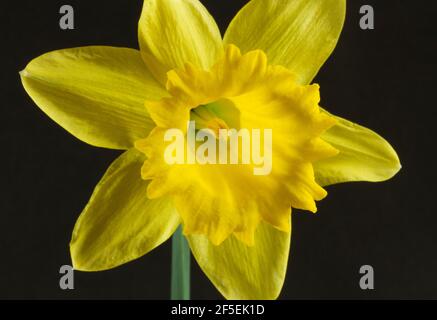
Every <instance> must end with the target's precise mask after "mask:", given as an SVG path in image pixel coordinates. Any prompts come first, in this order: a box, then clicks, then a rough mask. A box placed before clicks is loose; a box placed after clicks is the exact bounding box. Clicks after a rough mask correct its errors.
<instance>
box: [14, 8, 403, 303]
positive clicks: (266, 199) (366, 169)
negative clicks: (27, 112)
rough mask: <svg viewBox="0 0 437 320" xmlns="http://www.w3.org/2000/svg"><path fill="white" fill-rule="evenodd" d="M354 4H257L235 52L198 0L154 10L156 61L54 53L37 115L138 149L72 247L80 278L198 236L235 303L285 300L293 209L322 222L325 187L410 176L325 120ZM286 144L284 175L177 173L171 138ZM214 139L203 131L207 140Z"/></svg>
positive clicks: (148, 32)
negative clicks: (335, 55)
mask: <svg viewBox="0 0 437 320" xmlns="http://www.w3.org/2000/svg"><path fill="white" fill-rule="evenodd" d="M345 6H346V1H345V0H324V1H319V0H290V1H277V0H252V1H250V2H249V3H248V4H247V5H246V6H245V7H244V8H243V9H242V10H241V11H240V12H239V13H238V15H237V16H236V17H235V18H234V20H233V21H232V23H231V24H230V26H229V28H228V30H227V31H226V34H225V36H224V38H223V39H222V37H221V35H220V32H219V30H218V28H217V26H216V24H215V22H214V20H213V18H212V17H211V16H210V15H209V13H208V12H207V11H206V9H205V8H204V7H203V6H202V5H201V4H200V2H198V0H144V6H143V11H142V15H141V18H140V21H139V42H140V50H139V51H137V50H134V49H126V48H114V47H83V48H75V49H66V50H60V51H55V52H51V53H47V54H45V55H43V56H41V57H38V58H36V59H35V60H33V61H32V62H30V63H29V65H28V66H27V67H26V68H25V70H23V71H22V72H21V78H22V82H23V85H24V87H25V89H26V91H27V92H28V93H29V95H30V96H31V97H32V98H33V100H34V101H35V102H36V104H37V105H38V106H39V107H40V108H41V109H42V110H43V111H44V112H46V113H47V114H48V115H49V116H50V117H51V118H52V119H53V120H55V121H56V122H57V123H59V124H60V125H61V126H63V127H64V128H65V129H66V130H68V131H69V132H71V133H72V134H73V135H75V136H76V137H78V138H79V139H81V140H83V141H85V142H87V143H89V144H92V145H95V146H99V147H105V148H112V149H122V150H127V151H126V152H125V153H124V154H123V155H121V156H120V157H119V158H118V159H117V160H115V161H114V163H113V164H112V165H111V167H110V168H109V169H108V171H107V172H106V174H105V175H104V177H103V178H102V180H101V181H100V183H99V184H98V185H97V187H96V189H95V191H94V193H93V195H92V197H91V199H90V201H89V203H88V205H87V206H86V208H85V209H84V211H83V212H82V214H81V216H80V217H79V219H78V221H77V224H76V226H75V229H74V232H73V237H72V241H71V255H72V259H73V264H74V267H75V269H77V270H85V271H98V270H105V269H109V268H113V267H116V266H119V265H121V264H123V263H126V262H128V261H130V260H133V259H136V258H138V257H140V256H142V255H144V254H146V253H147V252H149V251H150V250H152V249H153V248H155V247H157V246H158V245H160V244H161V243H163V242H164V241H166V240H167V239H168V238H169V237H170V236H171V235H172V234H173V233H174V231H175V230H176V228H177V227H178V226H179V225H180V224H181V223H182V225H183V227H184V234H185V235H186V236H187V238H188V240H189V243H190V247H191V250H192V253H193V255H194V257H195V258H196V260H197V262H198V263H199V265H200V266H201V268H202V269H203V271H204V272H205V273H206V274H207V276H208V277H209V278H210V280H211V281H212V282H213V283H214V285H215V286H216V287H217V289H218V290H219V291H220V292H221V293H222V294H223V295H224V296H225V297H226V298H242V299H252V298H256V299H273V298H276V297H277V296H278V295H279V293H280V290H281V288H282V285H283V281H284V278H285V272H286V269H287V261H288V254H289V247H290V237H291V208H292V207H293V208H300V209H304V210H309V211H313V212H315V211H316V210H317V209H316V205H315V201H318V200H321V199H322V198H324V197H325V196H326V195H327V193H326V191H325V190H324V189H323V187H324V186H327V185H330V184H335V183H341V182H348V181H373V182H376V181H383V180H386V179H389V178H391V177H392V176H393V175H395V174H396V173H397V172H398V171H399V169H400V163H399V159H398V157H397V155H396V153H395V151H394V150H393V149H392V147H391V146H390V145H389V144H388V143H387V142H386V141H385V140H384V139H383V138H381V137H380V136H378V135H377V134H376V133H374V132H372V131H371V130H369V129H366V128H363V127H361V126H359V125H356V124H354V123H351V122H349V121H347V120H344V119H341V118H339V117H336V116H333V115H331V114H329V113H328V112H326V111H324V110H322V109H321V108H320V107H319V100H320V97H319V88H318V86H317V85H309V84H310V83H311V81H312V79H313V78H314V76H315V75H316V73H317V72H318V70H319V69H320V67H321V66H322V65H323V63H324V62H325V61H326V59H327V58H328V57H329V55H330V54H331V52H332V51H333V49H334V47H335V45H336V43H337V40H338V38H339V35H340V32H341V29H342V27H343V22H344V16H345ZM189 120H196V123H197V124H198V125H200V126H201V127H203V128H205V127H206V128H210V129H212V130H213V131H214V132H218V130H219V129H221V128H236V129H239V128H248V129H251V128H260V129H269V128H271V129H272V130H273V140H272V163H273V166H272V170H271V173H270V174H268V175H264V176H262V175H254V174H253V169H254V165H253V164H239V165H217V164H206V165H201V164H194V165H193V164H178V165H169V164H167V163H166V162H165V161H164V159H163V157H164V152H165V151H164V149H165V148H166V144H165V143H164V135H165V132H166V131H167V130H168V129H171V128H178V129H180V130H182V131H183V132H186V131H187V127H186V125H187V121H189ZM197 129H199V128H197Z"/></svg>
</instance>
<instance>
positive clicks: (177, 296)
mask: <svg viewBox="0 0 437 320" xmlns="http://www.w3.org/2000/svg"><path fill="white" fill-rule="evenodd" d="M171 299H172V300H190V248H189V246H188V242H187V240H186V239H185V237H184V235H183V234H182V227H181V226H179V228H178V229H177V230H176V232H175V233H174V234H173V236H172V256H171Z"/></svg>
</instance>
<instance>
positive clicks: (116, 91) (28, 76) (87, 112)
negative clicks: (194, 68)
mask: <svg viewBox="0 0 437 320" xmlns="http://www.w3.org/2000/svg"><path fill="white" fill-rule="evenodd" d="M20 75H21V80H22V83H23V86H24V88H25V89H26V91H27V93H28V94H29V95H30V96H31V98H32V99H33V100H34V101H35V103H36V104H37V105H38V106H39V107H40V108H41V109H42V110H43V111H44V112H45V113H46V114H47V115H48V116H49V117H50V118H52V119H53V120H54V121H56V122H57V123H58V124H59V125H61V126H62V127H63V128H65V129H66V130H67V131H69V132H70V133H71V134H73V135H74V136H76V137H77V138H79V139H81V140H83V141H85V142H87V143H89V144H91V145H95V146H99V147H105V148H112V149H128V148H130V147H131V146H132V145H133V142H134V141H135V140H137V139H138V138H140V137H144V135H145V134H147V133H148V132H149V131H150V129H151V128H152V126H153V122H152V120H151V119H150V118H149V116H148V113H147V110H146V109H145V107H144V101H145V100H146V99H159V98H161V97H163V96H165V95H166V92H165V91H164V89H163V88H162V87H161V85H160V84H159V83H158V82H157V81H156V80H155V79H154V78H153V76H152V75H151V74H150V72H149V71H148V70H147V67H146V66H145V65H144V62H143V61H142V59H141V55H140V53H139V51H137V50H133V49H127V48H114V47H83V48H74V49H66V50H59V51H53V52H50V53H46V54H44V55H42V56H40V57H38V58H36V59H34V60H32V61H31V62H30V63H29V64H28V65H27V67H26V68H25V69H24V70H23V71H22V72H21V73H20Z"/></svg>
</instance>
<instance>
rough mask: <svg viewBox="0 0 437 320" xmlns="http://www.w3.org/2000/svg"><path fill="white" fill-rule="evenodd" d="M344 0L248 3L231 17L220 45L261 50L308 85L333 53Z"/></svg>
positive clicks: (261, 0)
mask: <svg viewBox="0 0 437 320" xmlns="http://www.w3.org/2000/svg"><path fill="white" fill-rule="evenodd" d="M345 11H346V1H345V0H286V1H285V0H284V1H278V0H252V1H250V2H249V3H248V4H247V5H246V6H245V7H244V8H243V9H242V10H241V11H240V12H239V13H238V15H237V16H236V17H235V18H234V20H233V21H232V22H231V24H230V26H229V28H228V30H227V31H226V34H225V37H224V42H225V43H227V44H235V45H237V46H238V47H239V48H240V49H241V50H242V51H243V52H247V51H250V50H255V49H261V50H263V51H264V52H266V53H267V56H268V58H269V62H270V63H272V64H278V65H282V66H284V67H287V68H288V69H289V70H291V71H292V72H294V73H296V74H297V76H298V82H299V83H301V84H308V83H310V82H311V81H312V79H313V78H314V76H315V75H316V74H317V72H318V71H319V69H320V68H321V66H322V65H323V63H324V62H325V61H326V60H327V59H328V57H329V56H330V54H331V53H332V51H333V50H334V48H335V46H336V43H337V40H338V38H339V36H340V32H341V30H342V28H343V22H344V18H345Z"/></svg>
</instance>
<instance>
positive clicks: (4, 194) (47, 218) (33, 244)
mask: <svg viewBox="0 0 437 320" xmlns="http://www.w3.org/2000/svg"><path fill="white" fill-rule="evenodd" d="M202 2H203V3H204V4H205V5H206V7H207V8H208V9H209V10H210V12H211V13H212V14H213V16H214V17H215V18H216V20H217V22H218V24H219V26H220V28H221V30H222V32H224V30H225V29H226V26H227V24H228V23H229V21H230V20H231V18H232V17H233V15H234V14H235V13H236V12H237V11H238V9H239V8H241V6H242V5H243V4H244V3H245V2H246V1H245V0H239V1H236V0H233V1H217V0H208V1H207V0H204V1H202ZM434 3H435V2H434V1H429V0H420V1H419V0H417V1H416V0H415V1H412V0H410V1H401V0H386V1H376V0H375V1H371V0H350V1H348V12H347V21H346V25H345V28H344V31H343V34H342V37H341V39H340V42H339V45H338V47H337V49H336V51H335V53H334V54H333V56H332V57H331V58H330V60H329V61H328V62H327V64H326V65H325V66H324V67H323V68H322V70H321V72H320V73H319V75H318V77H317V78H316V80H315V81H316V82H318V83H319V84H320V85H321V93H322V99H323V101H322V104H323V105H324V106H326V108H327V109H328V110H330V111H331V112H333V113H335V114H338V115H340V116H343V117H346V118H348V119H350V120H353V121H355V122H359V123H360V124H362V125H365V126H367V127H369V128H372V129H373V130H375V131H377V132H378V133H380V134H381V135H382V136H384V137H385V138H386V139H387V140H388V141H390V142H391V144H392V145H393V146H394V148H395V149H396V150H397V151H398V154H399V156H400V159H401V162H402V165H403V169H402V170H401V172H400V173H399V174H398V175H397V176H396V177H395V178H394V179H392V180H390V181H388V182H384V183H379V184H371V183H352V184H342V185H336V186H332V187H329V189H328V191H329V196H328V198H327V199H325V200H324V201H322V202H320V203H319V214H317V215H311V214H309V213H306V212H298V211H295V212H294V214H293V236H292V248H291V251H292V252H291V256H290V263H289V268H288V273H287V278H286V281H285V285H284V288H283V291H282V294H281V296H280V298H282V299H295V298H303V299H307V298H308V299H310V298H357V299H371V298H373V299H375V298H377V299H379V298H437V254H436V245H437V241H436V240H437V235H436V234H437V232H436V227H437V217H436V212H435V211H436V210H435V209H434V201H435V197H436V196H435V192H434V191H435V188H434V180H435V178H436V173H435V162H436V161H435V151H434V148H435V142H434V141H435V139H434V138H435V134H434V129H435V127H436V125H435V119H436V117H435V115H436V112H435V99H434V95H435V93H436V90H435V88H434V82H435V81H434V77H433V75H434V74H435V71H436V70H435V69H436V68H435V60H434V59H435V40H436V38H435V35H436V32H435V29H434V26H433V24H434V22H433V18H434V16H433V13H434V14H437V13H436V10H435V5H434ZM63 4H70V5H73V7H74V9H75V27H76V29H75V30H70V31H62V30H60V28H59V26H58V22H59V18H60V15H59V14H58V11H59V8H60V6H61V5H63ZM141 4H142V1H141V0H137V1H122V0H119V1H107V0H105V1H104V0H92V1H84V0H83V1H71V0H70V1H68V2H62V1H55V0H50V1H48V0H46V1H30V0H28V1H8V2H7V3H2V4H1V7H2V8H1V11H0V23H1V28H0V34H1V50H0V61H1V72H0V81H1V82H0V97H1V100H0V101H1V127H0V130H1V135H0V139H1V140H0V146H1V152H2V153H1V160H0V161H1V163H0V168H1V172H2V179H1V190H0V191H1V202H0V205H1V207H0V221H1V224H0V226H1V229H0V298H62V299H71V298H85V299H88V298H121V299H124V298H138V299H142V298H146V299H148V298H156V299H167V298H168V297H169V294H170V292H169V287H170V281H169V279H170V249H171V248H170V245H169V243H168V242H167V243H166V244H164V245H162V246H161V247H159V248H158V249H155V250H154V251H153V252H151V253H150V254H148V255H146V256H144V257H142V258H140V259H138V260H136V261H134V262H131V263H128V264H126V265H124V266H122V267H119V268H116V269H113V270H110V271H105V272H99V273H82V272H76V273H75V289H74V290H67V291H62V290H61V289H59V285H58V281H59V277H60V275H59V267H60V266H61V265H63V264H70V263H71V261H70V257H69V251H68V243H69V240H70V236H71V232H72V230H73V226H74V223H75V220H76V218H77V217H78V215H79V213H80V212H81V210H82V208H83V207H84V206H85V204H86V203H87V200H88V199H89V196H90V195H91V192H92V190H93V188H94V186H95V185H96V184H97V182H98V181H99V178H100V177H101V176H102V175H103V173H104V172H105V170H106V168H107V167H108V166H109V164H110V163H111V162H112V161H113V160H114V159H115V158H116V157H117V155H118V154H119V153H120V152H118V151H112V150H105V149H98V148H94V147H91V146H88V145H86V144H85V143H82V142H81V141H79V140H77V139H76V138H74V137H73V136H71V135H69V134H68V133H67V132H66V131H64V130H63V129H62V128H61V127H59V126H58V125H57V124H56V123H54V122H52V121H51V120H50V119H49V118H48V117H47V116H45V115H44V114H43V113H42V112H41V111H40V110H39V109H38V108H37V107H36V106H35V105H34V104H33V102H32V101H31V99H30V98H29V97H28V96H27V94H26V93H25V92H24V90H23V88H22V86H21V83H20V79H19V76H18V71H19V70H21V69H23V68H24V67H25V66H26V64H27V63H28V62H29V61H30V60H31V59H32V58H35V57H37V56H39V55H40V54H43V53H45V52H47V51H51V50H56V49H62V48H67V47H76V46H85V45H112V46H125V47H132V48H137V47H138V45H137V21H138V18H139V14H140V10H141ZM364 4H371V5H373V7H374V9H375V14H376V29H375V30H373V31H363V30H361V29H360V28H359V24H358V22H359V18H360V15H359V8H360V6H361V5H364ZM364 264H370V265H372V266H373V267H374V269H375V290H373V291H370V290H366V291H363V290H361V289H360V287H359V285H358V282H359V278H360V274H359V273H358V271H359V268H360V266H362V265H364ZM192 273H193V274H192V297H193V298H194V299H196V298H197V299H213V298H221V296H220V295H219V294H218V292H217V291H216V290H215V289H214V287H213V286H212V284H211V283H210V282H209V281H208V279H207V278H206V277H205V276H204V275H203V274H202V272H201V271H200V269H199V268H198V266H197V265H196V263H195V261H194V260H193V267H192Z"/></svg>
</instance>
